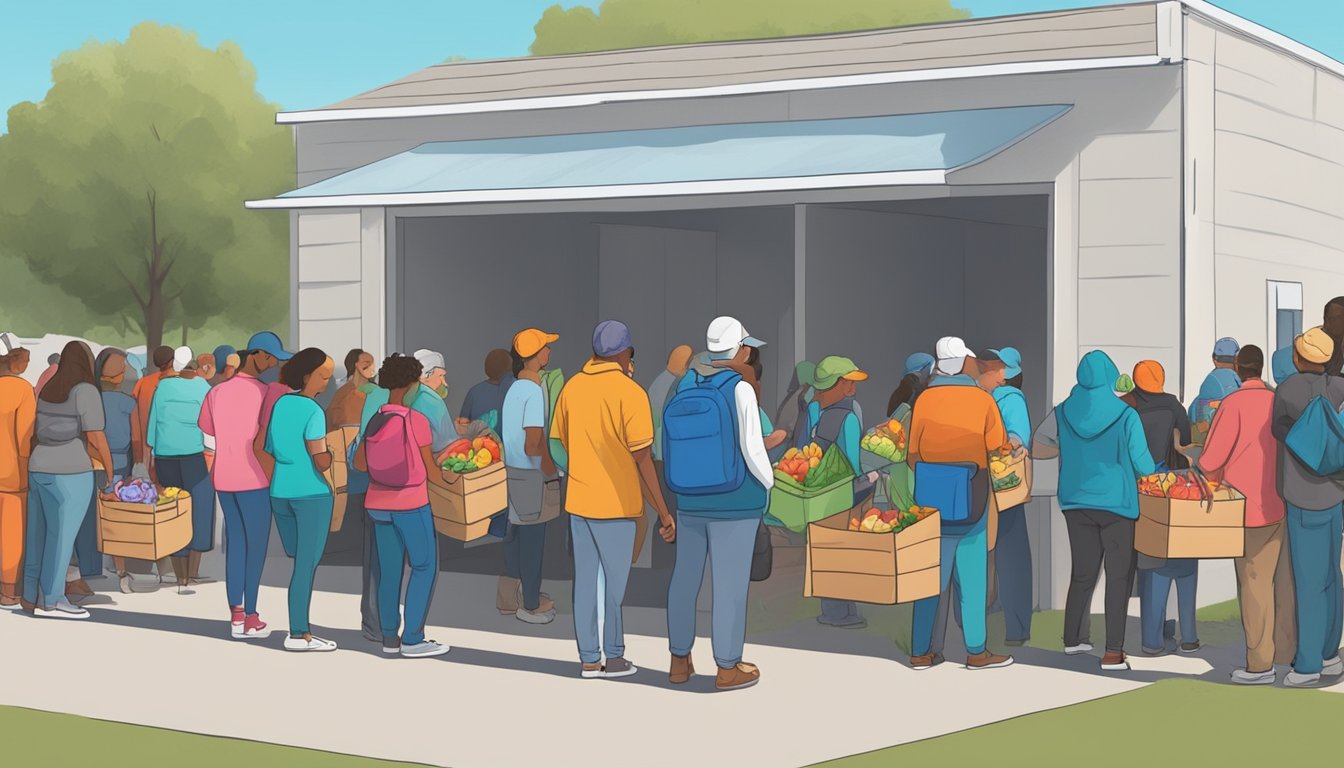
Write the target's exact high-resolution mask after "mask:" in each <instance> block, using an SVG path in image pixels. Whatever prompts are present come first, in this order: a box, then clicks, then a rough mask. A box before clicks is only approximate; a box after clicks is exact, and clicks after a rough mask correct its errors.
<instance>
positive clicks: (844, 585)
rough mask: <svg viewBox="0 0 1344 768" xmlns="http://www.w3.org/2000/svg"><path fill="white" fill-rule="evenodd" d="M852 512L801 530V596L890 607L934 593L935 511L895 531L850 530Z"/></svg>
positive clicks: (936, 555)
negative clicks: (804, 549) (804, 562)
mask: <svg viewBox="0 0 1344 768" xmlns="http://www.w3.org/2000/svg"><path fill="white" fill-rule="evenodd" d="M862 514H863V511H862V510H861V509H860V508H854V509H851V510H849V511H846V512H842V513H840V514H838V515H832V516H831V517H828V518H826V519H825V520H822V521H820V522H816V523H812V524H811V525H809V526H808V527H807V570H806V576H805V581H804V584H803V596H804V597H826V598H831V599H834V600H854V601H856V602H860V603H875V604H879V605H894V604H896V603H909V602H914V601H915V600H921V599H923V598H926V597H934V596H936V595H937V594H938V588H939V585H940V583H941V582H940V580H939V571H938V568H939V562H940V560H941V554H940V547H941V543H942V542H941V539H942V533H941V521H940V519H939V515H938V513H937V512H934V513H933V514H932V515H929V516H928V517H926V518H924V519H923V520H920V521H919V522H917V523H915V524H914V525H911V526H910V527H908V528H905V529H904V530H901V531H899V532H895V533H873V532H870V531H853V530H850V528H849V521H850V519H851V518H853V517H854V516H855V515H862Z"/></svg>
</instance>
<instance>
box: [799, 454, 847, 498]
mask: <svg viewBox="0 0 1344 768" xmlns="http://www.w3.org/2000/svg"><path fill="white" fill-rule="evenodd" d="M853 477H854V468H853V467H851V466H850V464H849V459H846V458H845V454H844V453H843V452H842V451H841V450H840V447H839V446H837V445H835V444H834V443H832V444H831V447H830V448H827V449H826V452H825V453H823V454H822V455H821V463H819V464H817V466H816V468H815V469H813V470H812V471H811V472H808V473H807V481H806V482H804V483H803V487H804V488H825V487H826V486H828V485H830V484H832V483H835V482H838V481H840V480H845V479H849V478H853Z"/></svg>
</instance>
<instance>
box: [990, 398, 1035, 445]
mask: <svg viewBox="0 0 1344 768" xmlns="http://www.w3.org/2000/svg"><path fill="white" fill-rule="evenodd" d="M994 402H995V403H996V404H997V405H998V406H999V416H1001V417H1003V427H1004V429H1005V430H1007V432H1008V436H1009V437H1016V438H1017V439H1018V440H1019V441H1020V442H1021V443H1022V444H1023V445H1031V415H1030V414H1029V413H1028V412H1027V396H1026V395H1024V394H1022V390H1020V389H1018V388H1017V387H1010V386H1008V385H1006V384H1005V385H1003V386H1002V387H999V388H997V389H995V390H994Z"/></svg>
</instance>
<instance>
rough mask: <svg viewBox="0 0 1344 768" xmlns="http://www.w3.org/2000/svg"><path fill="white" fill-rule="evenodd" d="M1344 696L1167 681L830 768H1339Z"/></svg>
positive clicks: (840, 762)
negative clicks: (1186, 766)
mask: <svg viewBox="0 0 1344 768" xmlns="http://www.w3.org/2000/svg"><path fill="white" fill-rule="evenodd" d="M1341 719H1344V695H1341V694H1338V693H1327V692H1324V691H1295V690H1289V689H1284V688H1268V687H1263V688H1262V687H1255V688H1239V687H1235V686H1232V685H1218V684H1214V683H1208V682H1201V681H1196V680H1163V681H1161V682H1158V683H1154V684H1152V685H1150V686H1148V687H1146V688H1141V689H1139V690H1136V691H1131V692H1129V693H1122V694H1119V695H1116V696H1110V697H1107V698H1104V699H1098V700H1096V701H1090V702H1085V703H1083V704H1075V705H1074V706H1071V707H1063V708H1061V709H1054V710H1049V711H1046V712H1037V713H1035V714H1031V715H1025V716H1023V717H1018V718H1014V719H1012V720H1005V721H1003V722H1000V723H994V724H992V725H986V726H982V727H980V728H973V729H971V730H968V731H961V732H959V733H952V734H948V735H946V736H939V737H937V738H933V739H927V740H925V741H917V742H912V743H910V744H903V745H900V746H896V747H890V748H888V749H883V750H878V751H876V752H868V753H865V754H862V755H855V756H853V757H847V758H842V759H840V760H834V761H831V762H827V763H822V764H821V766H830V767H831V768H886V767H887V766H901V765H944V766H963V765H964V766H974V765H982V764H984V765H993V766H995V767H996V768H1015V767H1016V766H1023V768H1040V767H1041V766H1050V765H1071V764H1075V763H1077V764H1084V765H1088V766H1124V767H1125V768H1133V766H1146V765H1168V764H1170V765H1184V764H1196V765H1210V766H1233V765H1238V766H1240V765H1302V766H1307V765H1311V766H1316V765H1339V764H1340V763H1339V761H1340V756H1339V744H1338V730H1339V722H1340V720H1341Z"/></svg>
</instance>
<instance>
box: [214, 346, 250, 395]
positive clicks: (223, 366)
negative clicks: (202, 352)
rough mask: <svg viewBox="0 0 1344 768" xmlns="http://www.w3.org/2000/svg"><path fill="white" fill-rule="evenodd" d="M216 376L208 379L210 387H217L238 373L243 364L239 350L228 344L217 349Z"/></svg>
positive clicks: (215, 355) (215, 353) (215, 354)
mask: <svg viewBox="0 0 1344 768" xmlns="http://www.w3.org/2000/svg"><path fill="white" fill-rule="evenodd" d="M214 357H215V374H214V375H213V376H209V377H207V378H206V381H207V382H208V383H209V384H210V386H212V387H215V386H218V385H220V384H223V383H224V382H226V381H228V380H229V379H231V378H233V377H234V376H235V375H236V374H237V373H238V368H239V364H240V363H241V362H242V361H241V359H240V358H239V357H238V350H236V349H234V348H233V347H231V346H229V345H228V344H220V345H219V346H218V347H215V352H214Z"/></svg>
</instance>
